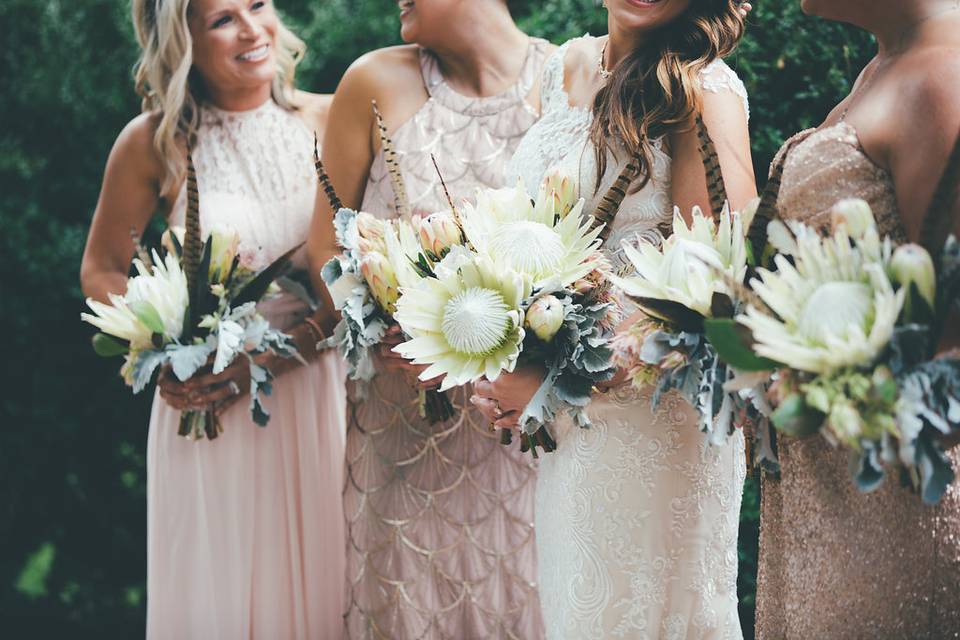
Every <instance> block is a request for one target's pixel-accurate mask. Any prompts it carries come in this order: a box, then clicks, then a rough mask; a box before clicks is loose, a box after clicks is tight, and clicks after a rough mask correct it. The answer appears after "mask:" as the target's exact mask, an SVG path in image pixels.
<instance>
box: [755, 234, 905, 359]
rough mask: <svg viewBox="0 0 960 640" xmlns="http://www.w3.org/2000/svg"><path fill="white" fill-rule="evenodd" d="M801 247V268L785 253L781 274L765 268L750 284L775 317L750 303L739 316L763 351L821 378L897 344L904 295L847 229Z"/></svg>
mask: <svg viewBox="0 0 960 640" xmlns="http://www.w3.org/2000/svg"><path fill="white" fill-rule="evenodd" d="M796 244H797V247H796V252H795V254H794V255H793V260H794V263H791V261H790V260H788V259H787V258H786V257H785V256H783V255H778V256H776V258H775V261H776V266H777V271H767V270H765V269H760V271H759V273H760V279H759V280H757V279H754V280H753V281H752V283H751V284H752V285H753V289H754V291H755V292H756V293H757V295H759V296H760V298H761V299H762V300H763V302H764V303H765V304H766V305H767V306H768V307H769V309H770V311H772V312H773V313H770V311H768V310H762V309H757V308H755V307H753V306H750V307H748V308H747V311H746V313H745V314H743V315H741V316H739V317H738V318H737V320H738V321H739V322H741V323H743V324H744V325H746V326H747V327H749V328H750V329H751V331H752V332H753V338H754V340H756V346H755V350H756V352H757V353H758V354H759V355H761V356H765V357H767V358H771V359H773V360H776V361H777V362H781V363H783V364H785V365H787V366H788V367H791V368H793V369H798V370H801V371H809V372H811V373H819V374H823V373H830V372H832V371H835V370H837V369H840V368H843V367H856V366H866V365H869V364H870V363H872V362H873V360H875V359H876V357H877V356H878V355H879V354H880V352H881V351H882V350H883V349H884V348H886V346H887V344H888V343H889V342H890V338H891V336H892V335H893V328H894V325H895V324H896V321H897V316H899V314H900V309H901V307H902V306H903V301H904V294H903V291H902V290H901V291H899V292H894V290H893V286H892V285H891V283H890V280H889V279H888V278H887V275H886V272H885V270H884V267H883V265H882V264H880V263H878V262H875V261H874V260H873V259H872V258H871V257H870V256H865V255H864V252H863V251H862V250H861V248H860V247H859V245H853V246H852V245H851V242H850V238H849V236H848V235H847V234H846V231H845V229H842V228H841V229H839V230H838V232H837V233H836V234H834V235H833V236H831V237H828V238H821V237H819V236H818V235H817V234H815V233H801V234H799V235H798V236H797V240H796Z"/></svg>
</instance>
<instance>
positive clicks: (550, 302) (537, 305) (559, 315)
mask: <svg viewBox="0 0 960 640" xmlns="http://www.w3.org/2000/svg"><path fill="white" fill-rule="evenodd" d="M526 324H527V326H528V327H529V328H530V329H532V330H533V332H534V333H535V334H537V337H538V338H540V339H541V340H543V341H544V342H550V341H551V340H553V337H554V336H556V335H557V331H559V330H560V327H561V326H563V303H562V302H560V301H559V300H558V299H557V298H556V297H554V296H551V295H546V296H542V297H540V298H538V299H537V300H536V301H534V303H533V304H531V305H530V309H529V310H528V311H527V322H526Z"/></svg>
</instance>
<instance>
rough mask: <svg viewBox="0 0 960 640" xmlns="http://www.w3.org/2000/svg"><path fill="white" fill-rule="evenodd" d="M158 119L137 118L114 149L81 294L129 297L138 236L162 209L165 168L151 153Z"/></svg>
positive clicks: (82, 268) (98, 297)
mask: <svg viewBox="0 0 960 640" xmlns="http://www.w3.org/2000/svg"><path fill="white" fill-rule="evenodd" d="M154 128H155V126H154V117H153V116H151V115H150V114H143V115H141V116H138V117H137V118H135V119H134V120H132V121H131V122H130V124H128V125H127V126H126V127H125V128H124V129H123V131H122V132H121V133H120V135H119V137H118V138H117V141H116V143H114V146H113V149H112V150H111V152H110V157H109V159H108V160H107V167H106V171H105V172H104V176H103V186H102V188H101V190H100V198H99V200H98V201H97V208H96V211H95V212H94V214H93V222H92V224H91V226H90V233H89V235H88V236H87V245H86V247H85V249H84V251H83V261H82V263H81V266H80V286H81V288H82V289H83V293H84V294H85V295H87V296H89V297H91V298H93V299H95V300H99V301H100V302H107V301H108V299H107V294H109V293H116V294H123V293H125V292H126V287H127V275H128V273H129V270H130V261H131V259H132V258H133V254H134V251H135V247H134V243H133V240H132V238H131V232H133V233H135V234H136V235H137V236H140V235H141V234H142V233H143V231H144V229H145V228H146V226H147V224H148V223H149V222H150V218H151V217H152V216H153V214H154V213H155V212H156V210H157V207H158V205H159V203H160V195H159V192H160V183H161V176H162V174H163V168H162V164H161V162H160V158H159V156H158V155H157V152H156V151H155V150H154V147H153V132H154Z"/></svg>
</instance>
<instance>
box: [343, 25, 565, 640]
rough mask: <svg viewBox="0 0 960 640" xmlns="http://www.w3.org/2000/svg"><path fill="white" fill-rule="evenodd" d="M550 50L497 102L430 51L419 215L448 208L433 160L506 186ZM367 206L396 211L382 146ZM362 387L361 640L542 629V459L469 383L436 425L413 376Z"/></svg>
mask: <svg viewBox="0 0 960 640" xmlns="http://www.w3.org/2000/svg"><path fill="white" fill-rule="evenodd" d="M548 49H549V45H548V44H547V43H546V42H545V41H542V40H531V43H530V47H529V49H528V53H527V58H526V62H525V63H524V66H523V70H522V72H521V74H520V77H519V79H518V80H517V82H516V84H514V85H513V86H512V87H510V88H509V89H508V90H506V91H505V92H503V93H501V94H499V95H495V96H491V97H484V98H470V97H466V96H464V95H461V94H458V93H457V92H456V91H454V90H453V89H452V88H451V87H450V86H449V85H448V84H447V83H446V82H445V81H444V79H443V76H442V74H441V72H440V69H439V65H438V61H437V58H436V57H435V56H434V55H433V54H432V53H430V52H428V51H426V50H421V51H420V63H421V67H422V72H423V80H424V85H425V86H426V88H427V91H428V92H429V95H430V97H429V99H428V100H427V102H426V103H425V104H424V105H423V107H421V108H420V110H419V111H418V112H417V113H416V114H415V115H414V116H413V117H412V118H411V119H410V120H408V121H407V122H406V123H404V124H403V125H401V126H400V127H399V128H398V129H397V130H396V131H395V132H391V138H392V139H393V141H394V143H395V145H396V148H397V151H398V154H399V161H400V166H401V168H402V171H403V176H404V181H405V184H406V191H407V194H408V197H409V199H410V204H411V208H412V209H413V212H414V213H417V212H420V213H424V212H427V213H428V212H433V211H441V210H446V209H448V206H447V204H446V199H445V197H444V194H443V190H442V188H441V186H440V182H439V179H438V178H437V174H436V171H435V170H434V167H433V163H432V162H431V160H430V155H431V154H433V155H435V156H436V158H437V162H438V164H439V166H440V169H441V171H443V174H444V180H445V181H446V183H447V186H448V187H449V188H450V191H451V193H452V196H453V198H454V199H455V200H456V199H462V198H468V197H473V196H474V193H475V189H476V188H477V187H502V186H504V184H505V181H506V178H505V169H506V165H507V162H508V161H509V160H510V156H511V155H512V154H513V151H514V149H515V148H516V146H517V144H518V143H519V142H520V139H521V138H522V137H523V134H524V133H525V132H526V131H527V129H528V128H529V127H530V126H531V125H532V124H533V123H534V122H535V121H536V119H537V115H538V114H537V112H536V110H535V109H534V108H533V107H531V106H530V105H529V104H528V103H527V101H526V98H527V96H528V95H529V94H530V92H531V90H532V89H533V88H534V86H535V83H536V82H537V80H538V78H539V75H540V71H541V68H542V66H543V61H544V58H545V57H546V53H547V51H548ZM361 208H362V210H364V211H368V212H370V213H373V214H374V215H376V216H379V217H381V218H391V217H394V216H395V215H396V212H395V207H394V194H393V190H392V186H391V182H390V178H389V176H388V175H387V172H386V168H385V164H384V158H383V154H382V153H381V154H380V155H379V156H378V157H377V158H376V159H375V161H374V163H373V166H372V167H371V170H370V178H369V181H368V183H367V186H366V191H365V193H364V197H363V205H362V207H361ZM349 388H350V397H351V402H350V407H349V414H348V431H347V479H346V487H345V492H344V509H345V511H346V517H347V529H348V548H347V562H348V571H347V574H348V583H349V584H348V591H349V594H348V597H349V603H348V608H347V615H346V621H347V631H348V634H349V637H351V638H396V639H408V638H409V639H414V638H418V639H420V638H424V639H440V638H451V639H457V640H460V639H466V638H518V639H523V640H536V639H537V638H540V637H542V634H543V631H542V623H541V617H540V602H539V599H538V597H537V587H536V583H535V581H536V575H537V572H536V556H535V548H534V533H533V498H534V495H533V492H534V486H535V484H536V475H535V473H536V469H535V466H534V465H533V463H532V460H531V457H530V455H529V454H521V453H520V451H519V448H518V446H517V445H514V446H512V447H510V448H508V447H504V446H502V445H501V444H499V437H498V435H497V434H495V433H493V432H491V431H490V425H489V424H488V423H487V422H486V420H485V419H484V418H483V416H482V415H481V414H480V413H479V412H478V411H476V410H475V409H474V408H473V407H472V405H471V404H470V402H469V398H470V396H471V394H472V391H471V389H470V388H460V389H456V390H452V391H450V392H448V395H449V397H450V399H451V400H452V402H453V404H454V405H455V407H456V409H457V413H456V415H455V417H454V418H453V419H451V420H449V421H447V422H446V423H443V424H437V425H432V426H431V425H430V424H428V423H427V422H426V421H424V420H423V419H421V418H420V416H419V415H418V408H417V393H416V391H415V390H414V389H413V388H412V387H411V385H410V383H409V382H408V381H407V380H406V379H404V378H403V377H402V376H390V375H386V374H380V375H377V376H376V377H375V378H374V379H373V380H372V381H371V382H370V383H369V384H367V385H366V389H365V394H364V395H363V396H362V399H361V396H360V395H359V393H358V389H357V388H356V386H354V385H352V384H351V385H350V386H349Z"/></svg>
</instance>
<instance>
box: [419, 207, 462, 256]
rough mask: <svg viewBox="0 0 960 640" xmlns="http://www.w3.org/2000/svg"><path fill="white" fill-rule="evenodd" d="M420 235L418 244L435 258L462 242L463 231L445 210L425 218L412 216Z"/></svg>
mask: <svg viewBox="0 0 960 640" xmlns="http://www.w3.org/2000/svg"><path fill="white" fill-rule="evenodd" d="M413 226H414V227H415V228H416V230H417V233H418V235H419V236H420V245H421V246H422V247H423V250H424V251H429V252H430V253H431V254H433V255H434V256H436V257H437V258H442V257H443V256H444V255H446V253H447V251H449V250H450V248H451V247H453V246H455V245H459V244H463V231H462V230H461V229H460V225H458V224H457V221H456V220H454V219H453V215H452V214H451V213H449V212H447V211H438V212H437V213H431V214H430V215H428V216H426V217H425V218H414V225H413Z"/></svg>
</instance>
